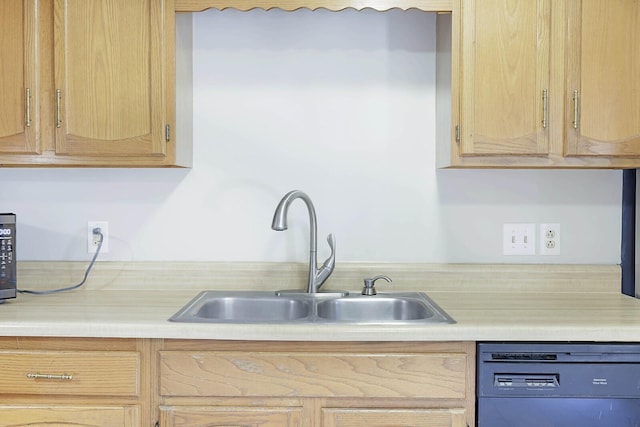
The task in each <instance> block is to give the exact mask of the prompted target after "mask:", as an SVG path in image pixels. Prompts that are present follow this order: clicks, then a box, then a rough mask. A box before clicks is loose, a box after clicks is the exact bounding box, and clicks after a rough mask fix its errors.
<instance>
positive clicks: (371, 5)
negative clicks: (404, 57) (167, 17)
mask: <svg viewBox="0 0 640 427" xmlns="http://www.w3.org/2000/svg"><path fill="white" fill-rule="evenodd" d="M212 8H213V9H219V10H224V9H237V10H242V11H248V10H251V9H264V10H269V9H282V10H286V11H294V10H297V9H303V8H306V9H311V10H316V9H321V8H323V9H328V10H331V11H334V12H338V11H341V10H344V9H349V8H352V9H356V10H362V9H374V10H378V11H385V10H389V9H395V8H398V9H402V10H407V9H418V10H423V11H425V12H451V10H452V8H453V0H176V12H201V11H203V10H206V9H212Z"/></svg>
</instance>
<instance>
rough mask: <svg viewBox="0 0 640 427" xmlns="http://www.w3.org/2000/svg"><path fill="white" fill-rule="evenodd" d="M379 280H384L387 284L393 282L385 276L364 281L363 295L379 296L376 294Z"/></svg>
mask: <svg viewBox="0 0 640 427" xmlns="http://www.w3.org/2000/svg"><path fill="white" fill-rule="evenodd" d="M379 279H384V280H386V281H387V282H392V280H391V278H389V277H387V276H384V275H382V274H381V275H379V276H376V277H373V278H371V279H364V287H363V288H362V295H369V296H371V295H375V294H377V292H376V280H379Z"/></svg>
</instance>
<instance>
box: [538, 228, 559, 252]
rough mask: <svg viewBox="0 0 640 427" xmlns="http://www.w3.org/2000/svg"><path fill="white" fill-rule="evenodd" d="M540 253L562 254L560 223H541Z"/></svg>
mask: <svg viewBox="0 0 640 427" xmlns="http://www.w3.org/2000/svg"><path fill="white" fill-rule="evenodd" d="M540 255H560V224H557V223H555V224H540Z"/></svg>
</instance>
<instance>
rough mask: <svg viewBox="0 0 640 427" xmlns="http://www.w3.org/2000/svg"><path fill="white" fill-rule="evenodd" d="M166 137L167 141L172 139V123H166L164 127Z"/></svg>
mask: <svg viewBox="0 0 640 427" xmlns="http://www.w3.org/2000/svg"><path fill="white" fill-rule="evenodd" d="M164 139H165V141H167V142H169V141H171V125H166V126H165V127H164Z"/></svg>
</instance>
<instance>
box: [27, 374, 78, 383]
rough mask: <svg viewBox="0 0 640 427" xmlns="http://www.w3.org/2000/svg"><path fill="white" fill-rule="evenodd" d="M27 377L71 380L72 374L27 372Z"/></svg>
mask: <svg viewBox="0 0 640 427" xmlns="http://www.w3.org/2000/svg"><path fill="white" fill-rule="evenodd" d="M27 378H31V379H34V380H64V381H71V380H72V379H73V375H68V374H62V375H55V374H39V373H37V374H32V373H28V374H27Z"/></svg>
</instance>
